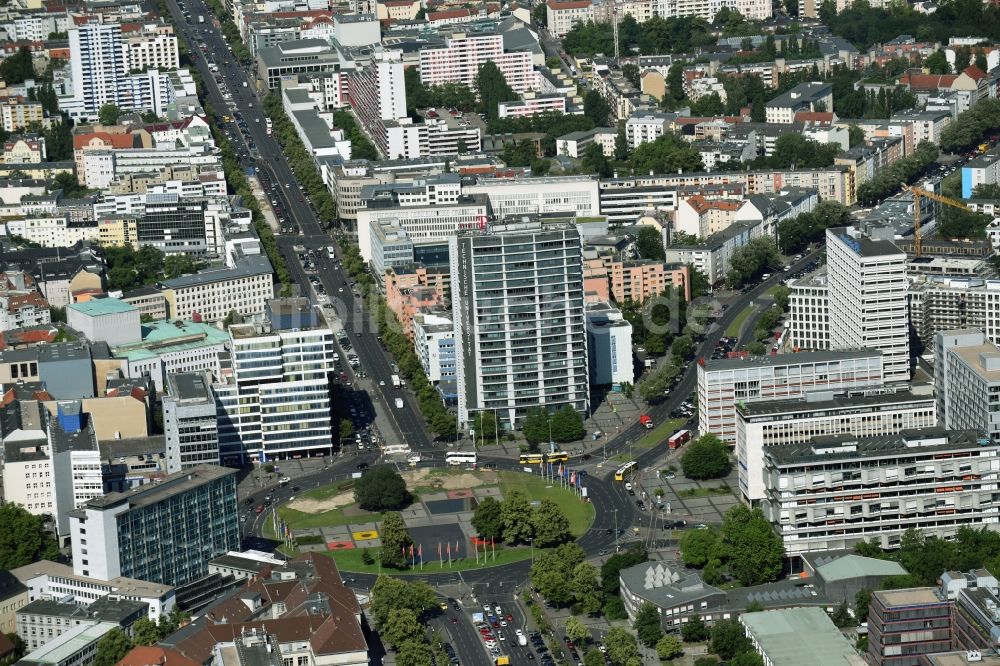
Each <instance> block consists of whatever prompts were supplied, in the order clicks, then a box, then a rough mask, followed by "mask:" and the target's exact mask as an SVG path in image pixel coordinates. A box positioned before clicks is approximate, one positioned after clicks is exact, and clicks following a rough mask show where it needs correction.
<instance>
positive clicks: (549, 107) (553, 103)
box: [497, 93, 583, 118]
mask: <svg viewBox="0 0 1000 666" xmlns="http://www.w3.org/2000/svg"><path fill="white" fill-rule="evenodd" d="M582 112H583V109H581V108H579V107H571V106H569V104H568V100H567V99H566V96H565V95H560V94H558V93H549V94H541V95H536V94H534V93H526V94H524V95H522V96H521V99H516V100H512V101H510V102H500V103H499V104H497V115H498V116H499V117H500V118H530V117H531V116H538V115H541V114H543V113H558V114H560V115H567V114H577V115H578V114H580V113H582Z"/></svg>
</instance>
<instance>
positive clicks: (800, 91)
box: [764, 82, 833, 124]
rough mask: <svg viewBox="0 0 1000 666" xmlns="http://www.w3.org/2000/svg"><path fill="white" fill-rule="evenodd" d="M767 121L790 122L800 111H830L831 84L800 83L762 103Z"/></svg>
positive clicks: (831, 98) (831, 101)
mask: <svg viewBox="0 0 1000 666" xmlns="http://www.w3.org/2000/svg"><path fill="white" fill-rule="evenodd" d="M764 110H765V113H766V115H767V122H769V123H783V124H790V123H792V122H793V121H794V120H795V114H797V113H799V112H802V111H832V110H833V85H832V84H830V83H817V82H810V83H800V84H799V85H797V86H795V87H794V88H792V89H791V90H789V91H788V92H786V93H784V94H782V95H779V96H778V97H775V98H774V99H772V100H771V101H769V102H768V103H767V104H765V105H764Z"/></svg>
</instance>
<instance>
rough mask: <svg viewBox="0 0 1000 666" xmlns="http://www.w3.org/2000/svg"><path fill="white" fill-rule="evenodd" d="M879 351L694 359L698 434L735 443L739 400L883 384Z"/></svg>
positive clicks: (792, 395)
mask: <svg viewBox="0 0 1000 666" xmlns="http://www.w3.org/2000/svg"><path fill="white" fill-rule="evenodd" d="M883 372H884V370H883V365H882V352H880V351H878V350H872V349H861V350H855V351H837V352H802V353H799V354H780V355H778V356H767V357H760V358H746V359H707V360H706V359H699V360H698V430H699V431H700V432H702V433H706V432H711V433H713V434H715V435H717V436H718V437H719V438H721V439H722V440H723V441H726V442H735V441H736V406H737V404H739V403H740V402H749V401H754V400H776V399H789V398H797V397H800V396H802V395H804V394H805V393H807V392H810V391H821V390H827V391H846V390H850V389H857V388H863V387H866V386H869V385H880V384H882V383H884V375H883Z"/></svg>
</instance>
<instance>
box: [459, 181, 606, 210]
mask: <svg viewBox="0 0 1000 666" xmlns="http://www.w3.org/2000/svg"><path fill="white" fill-rule="evenodd" d="M598 185H599V183H598V180H597V179H596V178H594V177H592V176H551V177H546V178H515V179H502V178H480V179H478V180H477V181H476V182H475V183H474V184H471V185H465V186H463V188H462V192H463V193H464V194H485V195H486V196H488V197H489V201H490V206H491V207H492V208H493V212H494V213H495V214H496V215H497V217H498V218H502V217H504V216H507V215H525V214H532V213H576V215H577V216H578V217H596V216H598V215H600V214H601V204H600V196H599V195H598Z"/></svg>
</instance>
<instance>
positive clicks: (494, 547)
mask: <svg viewBox="0 0 1000 666" xmlns="http://www.w3.org/2000/svg"><path fill="white" fill-rule="evenodd" d="M490 545H491V546H493V561H494V562H496V561H497V540H496V539H492V538H491V539H490Z"/></svg>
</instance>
